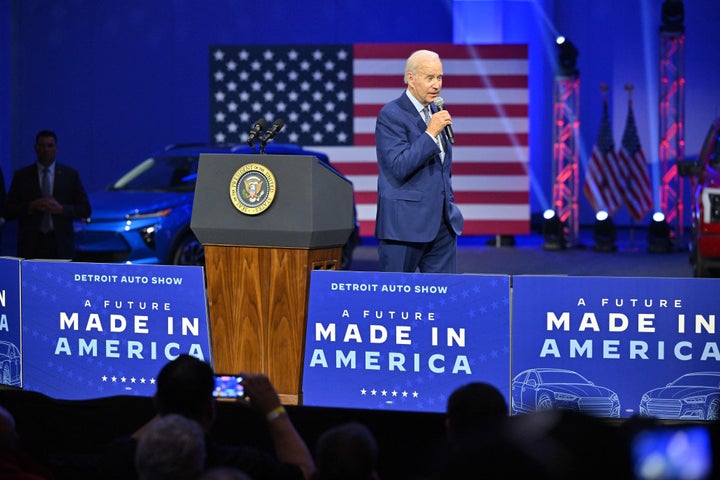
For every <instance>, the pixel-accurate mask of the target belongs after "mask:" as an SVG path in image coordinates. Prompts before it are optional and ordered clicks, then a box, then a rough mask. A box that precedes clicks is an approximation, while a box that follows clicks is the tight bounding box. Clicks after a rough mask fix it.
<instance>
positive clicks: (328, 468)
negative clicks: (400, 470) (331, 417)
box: [315, 422, 378, 480]
mask: <svg viewBox="0 0 720 480" xmlns="http://www.w3.org/2000/svg"><path fill="white" fill-rule="evenodd" d="M315 453H316V461H317V469H318V471H317V476H316V479H315V480H370V479H376V478H377V472H376V468H377V462H378V447H377V442H376V441H375V437H374V436H373V434H372V432H371V431H370V429H368V428H367V427H366V426H365V425H363V424H361V423H358V422H350V423H344V424H341V425H337V426H335V427H332V428H330V429H328V430H327V431H325V432H324V433H323V434H322V435H321V436H320V438H318V441H317V444H316V449H315Z"/></svg>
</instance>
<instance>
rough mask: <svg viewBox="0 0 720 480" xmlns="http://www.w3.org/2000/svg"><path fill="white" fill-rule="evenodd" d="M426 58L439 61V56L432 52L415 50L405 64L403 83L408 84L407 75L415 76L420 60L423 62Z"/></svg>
mask: <svg viewBox="0 0 720 480" xmlns="http://www.w3.org/2000/svg"><path fill="white" fill-rule="evenodd" d="M427 58H433V59H434V58H437V59H438V60H439V59H440V55H438V54H437V53H435V52H433V51H432V50H417V51H415V52H413V53H412V54H411V55H410V56H409V57H408V59H407V62H405V83H406V84H407V83H408V73H412V74H413V75H417V71H418V66H419V65H420V62H421V61H422V60H425V59H427Z"/></svg>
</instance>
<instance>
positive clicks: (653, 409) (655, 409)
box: [647, 399, 681, 418]
mask: <svg viewBox="0 0 720 480" xmlns="http://www.w3.org/2000/svg"><path fill="white" fill-rule="evenodd" d="M680 410H681V407H680V402H678V401H677V400H658V399H655V400H650V401H649V402H648V403H647V413H648V415H651V416H653V417H658V418H678V417H679V416H680Z"/></svg>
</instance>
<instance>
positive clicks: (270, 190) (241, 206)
mask: <svg viewBox="0 0 720 480" xmlns="http://www.w3.org/2000/svg"><path fill="white" fill-rule="evenodd" d="M274 199H275V175H273V173H272V172H271V171H270V170H269V169H268V168H267V167H265V166H263V165H260V164H259V163H248V164H247V165H243V166H242V167H240V169H238V171H237V172H235V175H233V177H232V180H230V200H232V203H233V205H235V208H237V209H238V210H240V211H241V212H242V213H244V214H245V215H257V214H258V213H262V212H264V211H265V210H267V209H268V207H269V206H270V205H271V204H272V202H273V200H274Z"/></svg>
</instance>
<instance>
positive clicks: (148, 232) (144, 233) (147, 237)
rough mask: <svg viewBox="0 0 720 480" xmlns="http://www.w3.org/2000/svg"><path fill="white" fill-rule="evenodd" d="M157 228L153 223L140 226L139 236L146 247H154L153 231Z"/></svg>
mask: <svg viewBox="0 0 720 480" xmlns="http://www.w3.org/2000/svg"><path fill="white" fill-rule="evenodd" d="M156 230H157V228H155V225H150V226H149V227H145V228H141V229H140V237H141V238H142V239H143V242H145V245H147V246H148V247H150V248H152V249H155V231H156Z"/></svg>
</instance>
